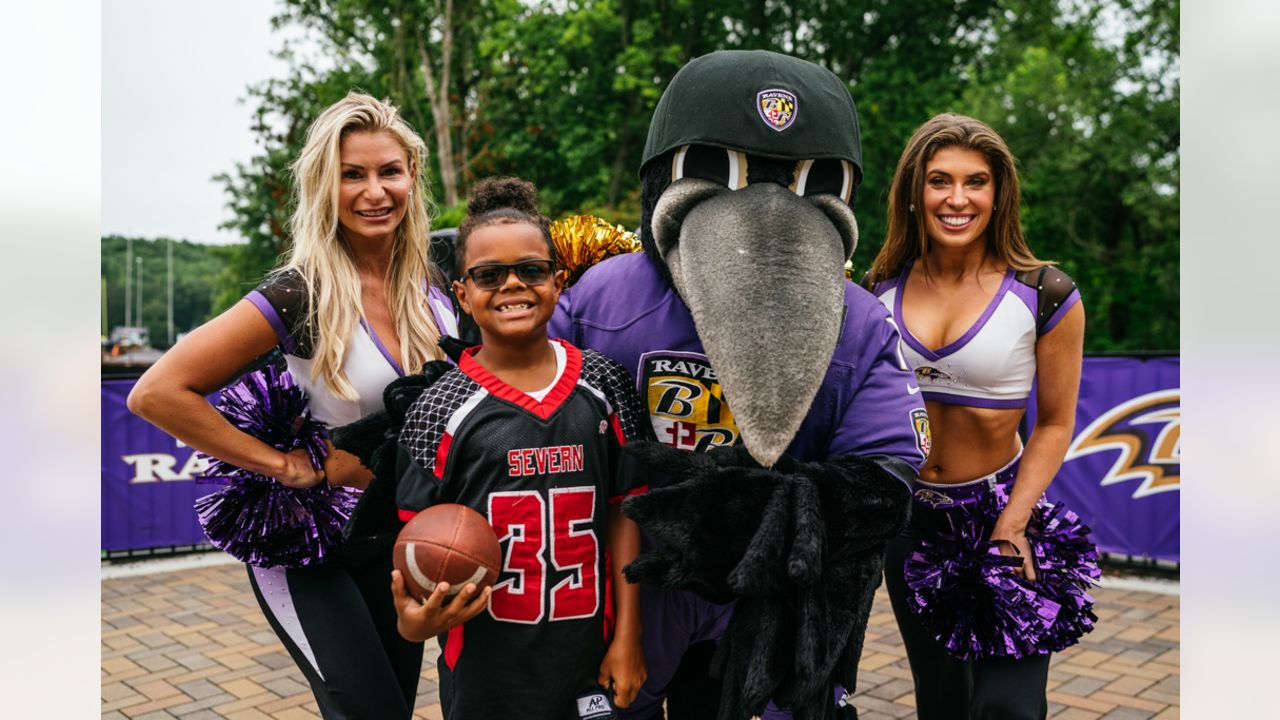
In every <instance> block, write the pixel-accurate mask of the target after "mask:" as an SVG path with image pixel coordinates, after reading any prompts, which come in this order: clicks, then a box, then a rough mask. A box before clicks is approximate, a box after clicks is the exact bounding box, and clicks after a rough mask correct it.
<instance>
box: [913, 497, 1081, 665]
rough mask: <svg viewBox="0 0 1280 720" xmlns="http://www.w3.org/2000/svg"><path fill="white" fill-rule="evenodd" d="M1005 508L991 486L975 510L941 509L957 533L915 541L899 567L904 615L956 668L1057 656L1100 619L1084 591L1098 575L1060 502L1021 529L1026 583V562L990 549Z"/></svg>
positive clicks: (967, 507)
mask: <svg viewBox="0 0 1280 720" xmlns="http://www.w3.org/2000/svg"><path fill="white" fill-rule="evenodd" d="M1007 501H1008V495H1007V494H1006V492H1005V491H1004V489H1003V488H1002V487H1000V486H996V489H995V492H992V493H988V494H987V495H986V496H984V497H983V498H982V499H981V500H980V501H979V502H978V503H975V504H972V505H965V506H961V507H956V508H953V509H949V510H947V511H946V512H947V513H948V514H950V516H951V518H952V520H953V527H954V532H953V533H952V534H948V535H935V536H930V537H927V538H925V539H923V540H921V541H920V543H919V544H918V545H917V546H916V548H915V549H914V550H913V551H912V553H911V555H910V556H909V557H908V558H907V560H906V562H905V564H904V567H903V571H904V575H905V580H906V584H907V588H908V590H909V594H908V596H907V604H908V606H909V607H910V608H911V610H912V612H914V613H915V615H916V616H917V617H918V618H919V619H920V621H921V623H922V624H923V625H924V626H925V627H926V628H927V629H928V630H929V631H930V632H931V633H932V634H933V636H934V637H935V638H936V639H937V640H938V641H939V642H941V643H942V644H943V645H944V646H946V648H947V650H948V652H950V653H951V654H952V655H953V656H955V657H956V658H958V659H960V660H973V659H978V658H987V657H1013V658H1020V657H1026V656H1028V655H1039V654H1043V653H1046V652H1052V651H1057V650H1061V649H1063V648H1066V647H1068V646H1070V645H1073V644H1075V642H1076V641H1077V640H1079V638H1080V637H1081V636H1082V635H1084V634H1085V633H1087V632H1089V631H1090V630H1092V629H1093V623H1094V622H1095V621H1096V620H1097V616H1095V615H1094V613H1093V598H1092V597H1090V595H1089V594H1088V592H1087V588H1088V587H1089V586H1090V585H1092V584H1093V583H1094V581H1095V580H1096V579H1097V578H1098V577H1099V575H1100V571H1099V570H1098V551H1097V549H1096V548H1095V547H1094V545H1093V543H1092V542H1090V541H1089V539H1088V534H1089V528H1088V527H1086V526H1084V525H1082V524H1081V523H1080V518H1079V517H1078V516H1077V515H1076V514H1075V513H1073V512H1071V511H1070V510H1067V509H1066V508H1065V507H1063V506H1062V504H1061V503H1059V504H1057V505H1052V506H1049V505H1043V504H1042V505H1040V506H1037V508H1036V509H1035V511H1034V512H1033V513H1032V519H1031V522H1030V523H1028V526H1027V540H1028V541H1029V542H1030V544H1031V546H1032V548H1033V550H1034V553H1035V564H1036V575H1037V578H1036V581H1035V582H1031V581H1028V580H1025V579H1023V578H1021V577H1019V576H1017V575H1015V574H1014V569H1015V568H1017V567H1020V566H1021V565H1022V559H1021V558H1018V557H1007V556H1004V555H1001V554H1000V550H999V548H998V547H996V545H995V544H993V543H992V542H990V540H989V538H990V536H991V529H992V528H993V527H994V525H995V520H996V518H997V517H998V516H999V513H1000V510H1001V509H1002V508H1003V507H1004V505H1005V503H1006V502H1007Z"/></svg>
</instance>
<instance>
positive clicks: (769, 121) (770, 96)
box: [756, 88, 796, 132]
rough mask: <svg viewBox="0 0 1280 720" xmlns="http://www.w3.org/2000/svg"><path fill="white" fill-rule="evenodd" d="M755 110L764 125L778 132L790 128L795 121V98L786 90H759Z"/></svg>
mask: <svg viewBox="0 0 1280 720" xmlns="http://www.w3.org/2000/svg"><path fill="white" fill-rule="evenodd" d="M756 110H758V111H759V112H760V119H761V120H764V124H765V125H768V126H769V127H770V128H772V129H774V130H777V131H779V132H781V131H783V130H786V129H787V128H789V127H791V123H793V122H795V119H796V96H795V95H794V94H792V93H789V92H787V91H786V90H778V89H776V88H775V89H771V90H761V91H760V92H758V93H756Z"/></svg>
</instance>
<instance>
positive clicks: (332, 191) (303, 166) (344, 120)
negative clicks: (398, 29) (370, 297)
mask: <svg viewBox="0 0 1280 720" xmlns="http://www.w3.org/2000/svg"><path fill="white" fill-rule="evenodd" d="M353 132H385V133H387V134H389V135H390V136H391V137H393V138H394V139H395V140H396V142H398V143H399V144H400V146H401V147H402V148H404V151H405V154H406V156H407V159H408V161H409V164H410V166H411V167H410V169H409V171H410V172H411V173H412V174H413V177H414V191H415V192H413V193H412V194H411V195H410V197H409V206H408V208H407V211H406V213H405V216H404V220H402V221H401V223H400V225H399V226H398V227H397V228H396V232H395V240H394V241H393V243H392V248H391V262H390V265H389V267H388V268H387V277H386V287H387V302H388V305H389V306H390V310H391V315H392V317H394V318H395V324H396V334H397V335H398V336H399V338H400V366H401V367H402V368H403V369H404V371H405V372H406V373H409V374H412V373H416V372H419V371H420V370H421V369H422V366H423V364H424V363H425V362H427V361H428V360H438V359H443V357H444V354H443V352H441V350H440V348H439V347H438V346H437V345H436V342H437V340H439V337H440V330H439V328H437V327H436V324H435V321H434V320H433V319H432V316H431V310H430V307H429V306H428V305H427V283H428V282H429V281H435V282H436V284H440V282H441V281H440V279H439V276H438V274H437V271H436V270H435V268H434V266H433V265H432V263H431V258H430V251H431V242H430V231H431V222H430V219H429V218H428V212H427V183H426V174H425V165H426V158H427V149H426V145H425V144H424V143H423V142H422V138H420V137H418V135H417V133H415V132H414V131H413V129H412V128H411V127H409V125H408V124H407V123H406V122H405V121H404V120H403V119H401V118H400V115H399V112H398V111H397V110H396V108H395V107H394V106H392V105H390V104H389V103H384V102H381V101H379V100H377V99H376V98H373V97H371V96H369V95H364V94H361V93H358V92H355V91H352V92H350V93H348V94H347V96H346V97H345V98H343V99H341V100H339V101H338V102H336V103H334V104H333V105H330V106H329V108H328V109H327V110H325V111H324V112H323V113H321V114H320V116H319V117H317V118H316V119H315V122H313V123H311V127H310V128H308V129H307V138H306V144H305V145H304V146H303V148H302V153H301V154H299V155H298V159H297V160H296V161H294V163H293V165H292V167H291V169H292V170H293V177H294V194H295V200H296V202H297V209H296V210H294V213H293V217H292V219H291V220H290V229H291V231H292V242H293V248H292V252H291V254H290V257H289V261H288V262H287V263H286V264H285V265H284V267H282V268H281V269H280V270H279V271H278V272H284V271H287V270H290V269H292V270H296V271H297V272H298V274H299V275H301V276H302V279H303V281H304V282H305V284H306V290H307V296H308V298H309V300H310V302H309V303H308V314H307V321H306V326H305V327H306V329H307V331H308V332H310V333H311V337H313V338H314V344H313V348H314V357H315V363H314V365H312V368H311V378H312V380H316V379H317V378H323V379H324V381H325V383H326V384H327V385H328V386H329V389H330V390H332V391H333V393H334V395H337V396H338V397H340V398H342V399H344V400H355V399H357V398H358V394H357V393H356V390H355V387H354V386H352V384H351V382H350V380H348V379H347V376H346V373H344V372H343V371H342V363H343V358H344V357H345V355H346V350H347V342H348V341H349V340H350V338H351V337H352V333H353V332H354V331H355V327H356V324H357V323H359V322H360V318H361V317H362V316H363V314H364V313H363V308H362V305H361V302H360V289H361V288H360V275H359V272H358V270H357V268H356V265H355V261H354V257H353V255H352V251H351V247H350V245H349V244H348V243H347V241H346V239H345V238H344V237H343V235H344V233H343V230H342V226H341V224H339V222H338V192H339V179H340V173H341V165H342V163H341V146H342V138H344V137H346V136H347V135H349V134H350V133H353Z"/></svg>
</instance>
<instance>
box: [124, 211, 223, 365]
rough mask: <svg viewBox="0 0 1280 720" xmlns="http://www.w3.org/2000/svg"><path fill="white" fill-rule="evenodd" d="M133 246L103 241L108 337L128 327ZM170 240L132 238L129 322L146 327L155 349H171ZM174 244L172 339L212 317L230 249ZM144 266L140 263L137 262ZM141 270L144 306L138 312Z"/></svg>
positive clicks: (181, 241) (185, 242)
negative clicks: (128, 264) (127, 272)
mask: <svg viewBox="0 0 1280 720" xmlns="http://www.w3.org/2000/svg"><path fill="white" fill-rule="evenodd" d="M129 242H130V240H129V239H127V238H124V237H121V236H119V235H108V236H105V237H103V238H102V249H101V250H102V255H101V257H102V280H103V282H104V284H105V286H106V298H105V301H106V317H107V332H108V333H109V332H110V331H111V329H112V328H115V327H117V326H121V325H124V324H125V262H126V253H127V250H126V246H127V245H128V244H129ZM169 242H170V240H169V239H168V238H158V239H154V240H147V239H141V238H133V239H132V244H133V260H132V262H133V268H132V271H133V273H132V275H131V277H130V279H129V286H130V288H129V289H130V295H131V296H132V297H130V298H129V305H130V310H131V313H130V314H131V315H132V318H131V321H132V324H133V325H135V326H139V325H140V326H145V327H146V328H147V329H148V330H149V332H150V335H151V344H152V345H153V346H155V347H168V345H169V343H168V334H169V329H168V274H167V273H168V270H167V268H168V258H167V254H168V246H169ZM172 242H173V324H174V333H175V335H176V333H179V332H186V331H188V330H191V329H192V328H194V327H196V326H197V325H199V324H201V323H203V322H204V321H206V320H208V319H209V318H210V317H212V316H213V308H214V296H215V294H216V293H217V279H218V277H219V276H220V274H221V272H222V269H223V265H224V263H225V255H226V254H227V252H226V251H227V248H226V247H222V246H215V245H202V244H200V243H193V242H189V241H187V240H174V241H172ZM139 261H141V262H139ZM139 266H141V276H142V306H141V311H140V312H139V309H138V306H137V297H138V285H137V281H138V275H139Z"/></svg>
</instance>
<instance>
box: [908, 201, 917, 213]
mask: <svg viewBox="0 0 1280 720" xmlns="http://www.w3.org/2000/svg"><path fill="white" fill-rule="evenodd" d="M915 211H916V204H915V203H911V204H909V205H907V212H915Z"/></svg>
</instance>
